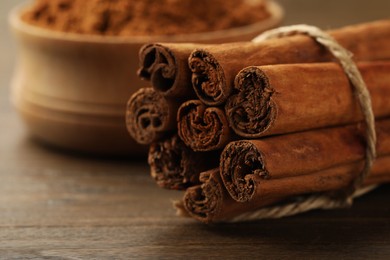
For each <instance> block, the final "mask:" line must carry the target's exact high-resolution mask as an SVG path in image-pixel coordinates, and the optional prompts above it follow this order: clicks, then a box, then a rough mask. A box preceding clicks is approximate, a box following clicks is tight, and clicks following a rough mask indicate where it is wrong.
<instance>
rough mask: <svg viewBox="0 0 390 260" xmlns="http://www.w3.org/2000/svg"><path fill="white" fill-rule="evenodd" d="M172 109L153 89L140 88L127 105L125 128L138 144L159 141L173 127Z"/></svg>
mask: <svg viewBox="0 0 390 260" xmlns="http://www.w3.org/2000/svg"><path fill="white" fill-rule="evenodd" d="M172 110H174V108H173V107H172V106H171V105H170V104H168V102H167V101H166V100H165V99H164V98H163V97H162V95H161V94H160V93H158V92H157V91H155V90H154V89H153V88H141V89H140V90H138V91H137V92H136V93H134V94H133V95H132V96H131V98H130V99H129V101H128V103H127V110H126V127H127V130H128V132H129V133H130V135H131V136H132V137H133V138H134V139H135V140H136V141H137V142H138V143H140V144H151V143H152V142H155V141H157V140H159V139H160V138H161V137H163V136H164V134H166V131H169V130H170V129H172V128H173V127H174V124H173V122H174V120H175V118H174V115H175V114H176V113H174V112H175V111H172Z"/></svg>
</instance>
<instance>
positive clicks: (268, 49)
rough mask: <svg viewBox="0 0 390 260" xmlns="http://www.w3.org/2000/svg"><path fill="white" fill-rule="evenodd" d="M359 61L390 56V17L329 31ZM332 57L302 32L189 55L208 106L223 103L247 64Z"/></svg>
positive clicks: (194, 77) (196, 83) (196, 85)
mask: <svg viewBox="0 0 390 260" xmlns="http://www.w3.org/2000/svg"><path fill="white" fill-rule="evenodd" d="M329 34H330V35H331V36H333V37H334V38H335V39H336V41H338V42H339V43H340V44H341V45H342V46H343V47H344V48H346V49H348V50H349V51H351V52H352V53H353V54H354V58H355V59H356V60H384V59H388V58H390V44H389V43H390V20H382V21H375V22H371V23H364V24H358V25H353V26H348V27H344V28H341V29H338V30H333V31H329ZM331 60H333V56H332V55H331V54H330V53H329V52H328V51H327V50H326V49H325V48H324V47H322V46H321V45H319V44H318V43H316V42H315V41H314V40H313V39H312V38H310V37H308V36H303V35H296V36H289V37H284V38H280V39H271V40H267V41H263V42H260V43H252V42H245V43H234V44H224V45H217V46H210V47H205V48H199V49H196V50H195V51H194V52H193V53H192V54H191V56H190V59H189V65H190V68H191V71H192V72H193V75H192V84H193V87H194V89H195V92H196V94H197V95H198V97H199V98H200V99H201V100H202V101H203V102H204V103H205V104H207V105H220V104H222V103H224V102H225V101H226V99H227V98H228V97H229V96H230V94H231V93H232V90H233V82H234V77H235V76H236V75H237V73H238V72H239V71H240V70H241V69H242V68H245V67H247V66H254V65H255V66H260V65H270V64H287V63H310V62H324V61H331Z"/></svg>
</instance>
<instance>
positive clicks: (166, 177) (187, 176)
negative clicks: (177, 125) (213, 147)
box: [148, 135, 219, 190]
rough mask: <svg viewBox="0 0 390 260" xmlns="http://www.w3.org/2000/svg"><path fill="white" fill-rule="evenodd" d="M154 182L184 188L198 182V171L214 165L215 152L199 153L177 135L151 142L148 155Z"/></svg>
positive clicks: (217, 161)
mask: <svg viewBox="0 0 390 260" xmlns="http://www.w3.org/2000/svg"><path fill="white" fill-rule="evenodd" d="M148 162H149V165H150V171H151V175H152V177H153V179H154V180H155V181H156V183H157V184H158V185H159V186H160V187H162V188H166V189H173V190H184V189H186V188H188V187H190V186H193V185H196V184H199V173H200V172H202V171H205V170H206V169H209V168H210V167H216V166H217V165H218V163H219V160H218V155H217V154H216V153H199V152H194V151H192V150H191V149H190V148H189V147H187V146H186V145H185V144H184V143H183V142H182V141H181V140H180V138H179V137H178V136H177V135H173V136H172V137H169V138H166V139H165V140H162V141H159V142H156V143H153V144H151V146H150V150H149V156H148Z"/></svg>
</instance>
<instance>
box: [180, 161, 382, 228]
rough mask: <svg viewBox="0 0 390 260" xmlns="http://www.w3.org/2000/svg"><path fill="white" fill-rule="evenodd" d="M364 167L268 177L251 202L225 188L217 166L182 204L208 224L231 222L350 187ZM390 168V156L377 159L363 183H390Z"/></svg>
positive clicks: (353, 165)
mask: <svg viewBox="0 0 390 260" xmlns="http://www.w3.org/2000/svg"><path fill="white" fill-rule="evenodd" d="M362 167H363V162H362V161H358V162H354V163H350V164H344V165H338V166H336V167H333V168H330V169H326V170H322V171H319V172H315V173H312V174H308V175H303V176H297V177H289V178H281V179H274V180H265V181H263V182H262V183H261V187H260V188H259V189H258V196H257V197H256V198H257V199H256V200H252V201H249V202H248V201H247V202H237V201H235V200H233V199H232V197H231V196H230V195H229V193H228V192H227V190H226V189H225V187H224V184H223V182H222V180H221V178H220V174H219V170H218V169H214V170H210V171H208V172H204V173H201V175H200V180H201V182H202V184H201V185H198V186H194V187H191V188H188V189H187V191H186V193H185V195H184V198H183V202H182V203H183V205H182V206H183V207H184V209H185V211H186V212H185V213H187V214H188V215H189V216H191V217H193V218H195V219H197V220H199V221H202V222H205V223H212V222H223V221H228V220H230V219H232V218H234V217H237V216H239V215H242V214H244V213H248V212H252V211H255V210H258V209H261V208H263V207H266V206H270V205H273V204H275V203H278V204H280V205H283V203H286V202H292V201H294V198H293V196H296V195H305V194H310V193H324V192H325V193H329V192H334V191H340V190H343V189H346V188H348V187H349V185H350V183H351V182H352V180H353V178H355V177H356V175H357V174H358V173H359V172H360V171H361V169H362ZM389 171H390V156H384V157H380V158H377V160H376V161H375V162H374V164H373V167H372V170H371V173H370V175H369V176H368V177H367V178H366V180H365V181H364V183H363V186H369V185H374V184H380V183H385V182H390V174H389ZM329 196H332V195H331V194H329ZM333 199H335V198H333Z"/></svg>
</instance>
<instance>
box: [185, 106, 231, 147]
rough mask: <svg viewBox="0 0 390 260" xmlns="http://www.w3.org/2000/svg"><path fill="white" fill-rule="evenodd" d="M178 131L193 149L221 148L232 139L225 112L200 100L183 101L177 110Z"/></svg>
mask: <svg viewBox="0 0 390 260" xmlns="http://www.w3.org/2000/svg"><path fill="white" fill-rule="evenodd" d="M177 122H178V127H177V128H178V133H179V136H180V138H181V139H182V140H183V141H184V143H185V144H186V145H188V146H189V147H191V148H192V149H193V150H194V151H212V150H218V149H223V148H224V147H225V145H226V144H228V143H229V141H230V140H231V139H232V134H231V131H230V128H229V125H228V121H227V119H226V116H225V112H224V111H223V110H222V109H220V108H217V107H206V106H205V105H204V104H203V103H202V102H201V101H200V100H190V101H187V102H185V103H183V104H182V105H181V106H180V108H179V110H178V112H177Z"/></svg>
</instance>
